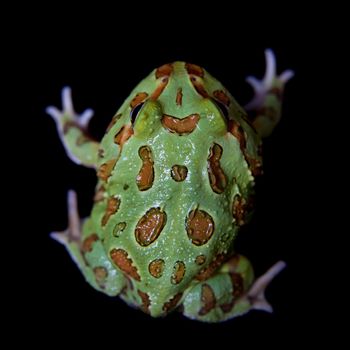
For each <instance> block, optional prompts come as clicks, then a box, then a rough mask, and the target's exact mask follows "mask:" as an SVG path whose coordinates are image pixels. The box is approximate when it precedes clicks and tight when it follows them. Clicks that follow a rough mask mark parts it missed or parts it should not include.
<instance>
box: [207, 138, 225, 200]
mask: <svg viewBox="0 0 350 350" xmlns="http://www.w3.org/2000/svg"><path fill="white" fill-rule="evenodd" d="M221 156H222V147H221V146H220V145H218V144H217V143H214V145H213V146H212V147H211V148H210V154H209V158H208V175H209V182H210V186H211V188H212V190H213V191H214V192H215V193H222V192H224V190H225V188H226V185H227V178H226V175H225V173H224V171H223V170H222V168H221V165H220V159H221Z"/></svg>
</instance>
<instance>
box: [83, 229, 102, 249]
mask: <svg viewBox="0 0 350 350" xmlns="http://www.w3.org/2000/svg"><path fill="white" fill-rule="evenodd" d="M98 240H99V237H98V236H97V234H96V233H93V234H91V235H90V236H88V237H86V238H85V239H84V241H83V244H82V251H83V252H84V253H87V252H91V251H92V245H93V244H94V243H95V242H96V241H98Z"/></svg>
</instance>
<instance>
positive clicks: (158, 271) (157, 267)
mask: <svg viewBox="0 0 350 350" xmlns="http://www.w3.org/2000/svg"><path fill="white" fill-rule="evenodd" d="M163 270H164V260H163V259H156V260H153V261H152V262H151V263H150V264H149V265H148V271H149V273H150V274H151V275H152V276H153V277H155V278H160V277H162V275H163Z"/></svg>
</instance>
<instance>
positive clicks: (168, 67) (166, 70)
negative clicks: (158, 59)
mask: <svg viewBox="0 0 350 350" xmlns="http://www.w3.org/2000/svg"><path fill="white" fill-rule="evenodd" d="M172 72H173V65H172V64H171V63H167V64H164V65H163V66H160V67H159V68H157V70H156V79H159V78H162V77H169V76H170V75H171V73H172Z"/></svg>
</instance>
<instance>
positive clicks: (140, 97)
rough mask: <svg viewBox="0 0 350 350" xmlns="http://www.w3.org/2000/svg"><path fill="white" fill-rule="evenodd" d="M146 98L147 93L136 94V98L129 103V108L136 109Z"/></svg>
mask: <svg viewBox="0 0 350 350" xmlns="http://www.w3.org/2000/svg"><path fill="white" fill-rule="evenodd" d="M147 97H148V93H147V92H139V93H138V94H136V96H135V97H134V98H133V99H132V100H131V102H130V107H131V108H134V107H136V106H137V105H138V104H140V103H141V102H143V101H144V100H145V99H146V98H147Z"/></svg>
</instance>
